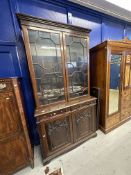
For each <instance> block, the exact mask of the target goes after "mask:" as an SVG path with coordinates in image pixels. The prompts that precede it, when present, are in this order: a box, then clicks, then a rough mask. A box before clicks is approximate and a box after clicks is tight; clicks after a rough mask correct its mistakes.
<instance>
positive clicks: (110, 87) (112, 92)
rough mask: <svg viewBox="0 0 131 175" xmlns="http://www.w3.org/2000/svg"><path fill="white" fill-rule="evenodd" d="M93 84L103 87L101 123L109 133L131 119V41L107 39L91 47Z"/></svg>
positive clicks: (92, 85)
mask: <svg viewBox="0 0 131 175" xmlns="http://www.w3.org/2000/svg"><path fill="white" fill-rule="evenodd" d="M90 75H91V79H90V82H91V87H96V88H100V116H99V117H100V119H99V126H100V128H101V130H102V131H104V132H105V133H108V132H109V131H111V130H112V129H114V128H116V127H118V126H119V125H121V124H123V123H124V122H126V121H128V120H129V119H130V118H131V41H130V40H128V39H127V38H125V39H123V40H120V41H111V40H108V41H105V42H103V43H101V44H99V45H97V46H95V47H94V48H92V49H90Z"/></svg>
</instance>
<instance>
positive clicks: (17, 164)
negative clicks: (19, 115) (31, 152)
mask: <svg viewBox="0 0 131 175" xmlns="http://www.w3.org/2000/svg"><path fill="white" fill-rule="evenodd" d="M27 163H28V155H27V150H26V143H25V139H24V137H22V136H21V137H19V138H16V139H14V140H9V141H7V142H6V141H5V142H1V143H0V174H1V175H8V174H10V173H9V172H14V171H16V170H17V169H19V168H21V167H23V166H24V165H26V164H27Z"/></svg>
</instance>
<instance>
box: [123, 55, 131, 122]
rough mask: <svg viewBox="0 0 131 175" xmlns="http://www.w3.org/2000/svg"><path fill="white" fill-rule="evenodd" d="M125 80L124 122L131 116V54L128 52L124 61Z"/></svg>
mask: <svg viewBox="0 0 131 175" xmlns="http://www.w3.org/2000/svg"><path fill="white" fill-rule="evenodd" d="M123 67H124V71H123V72H124V76H123V77H124V78H123V92H122V104H121V108H122V115H121V118H122V120H124V119H126V118H128V117H130V116H131V53H130V52H126V54H125V60H124V64H123Z"/></svg>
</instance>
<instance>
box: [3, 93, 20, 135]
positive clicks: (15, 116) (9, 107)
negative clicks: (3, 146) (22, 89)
mask: <svg viewBox="0 0 131 175" xmlns="http://www.w3.org/2000/svg"><path fill="white" fill-rule="evenodd" d="M19 120H20V116H19V111H18V108H17V104H16V99H15V97H14V94H13V93H12V92H10V93H1V94H0V138H3V137H6V136H7V135H9V134H12V133H14V132H17V130H19V129H20V127H21V123H20V121H19Z"/></svg>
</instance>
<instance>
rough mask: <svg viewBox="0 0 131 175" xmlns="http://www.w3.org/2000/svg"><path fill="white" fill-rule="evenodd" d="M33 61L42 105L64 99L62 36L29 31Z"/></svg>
mask: <svg viewBox="0 0 131 175" xmlns="http://www.w3.org/2000/svg"><path fill="white" fill-rule="evenodd" d="M29 40H30V47H31V53H32V61H33V66H34V71H35V79H36V82H37V90H38V97H39V102H40V104H41V105H45V104H49V103H52V102H56V101H60V100H63V99H64V82H63V71H62V62H61V49H60V36H59V34H57V33H50V32H44V31H33V30H29Z"/></svg>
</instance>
